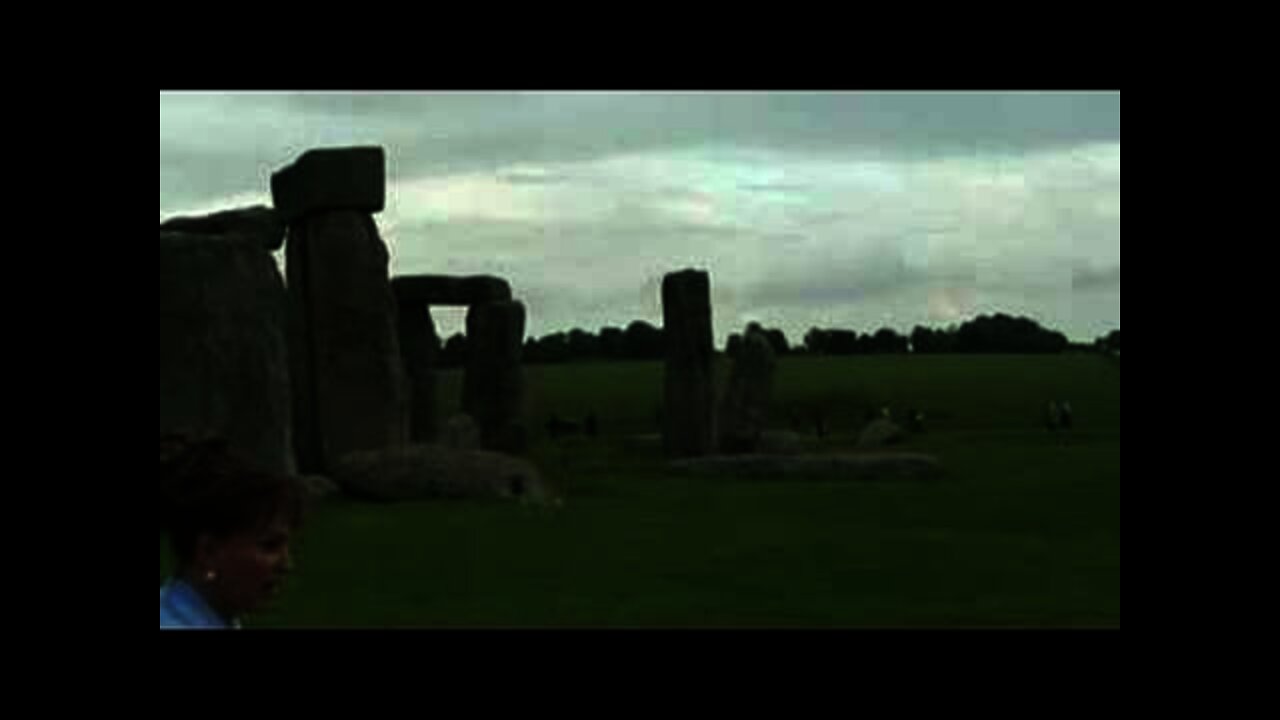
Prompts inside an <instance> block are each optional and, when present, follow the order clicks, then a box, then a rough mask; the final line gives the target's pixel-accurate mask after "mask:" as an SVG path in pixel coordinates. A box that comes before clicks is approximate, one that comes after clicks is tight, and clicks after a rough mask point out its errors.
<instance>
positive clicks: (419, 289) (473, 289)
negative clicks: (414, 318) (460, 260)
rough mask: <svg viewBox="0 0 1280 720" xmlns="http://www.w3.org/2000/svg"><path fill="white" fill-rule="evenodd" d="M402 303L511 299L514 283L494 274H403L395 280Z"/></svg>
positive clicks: (474, 302) (393, 285)
mask: <svg viewBox="0 0 1280 720" xmlns="http://www.w3.org/2000/svg"><path fill="white" fill-rule="evenodd" d="M391 289H392V291H394V292H395V294H396V300H398V301H399V302H400V304H401V306H404V305H405V304H410V305H436V306H460V307H470V306H472V305H484V304H487V303H498V302H511V284H510V283H508V282H507V281H506V280H503V279H502V278H499V277H493V276H490V275H471V276H458V275H402V276H399V277H396V278H395V279H393V280H392V281H391Z"/></svg>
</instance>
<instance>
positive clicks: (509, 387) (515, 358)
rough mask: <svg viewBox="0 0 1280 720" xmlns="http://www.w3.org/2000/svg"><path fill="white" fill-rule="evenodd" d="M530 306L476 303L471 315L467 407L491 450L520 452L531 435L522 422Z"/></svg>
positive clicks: (465, 391) (464, 402)
mask: <svg viewBox="0 0 1280 720" xmlns="http://www.w3.org/2000/svg"><path fill="white" fill-rule="evenodd" d="M524 328H525V309H524V304H523V303H520V302H519V301H515V302H504V303H491V304H488V305H476V306H473V307H472V308H471V310H470V311H469V312H468V313H467V351H468V360H467V371H466V377H465V378H464V380H463V390H462V410H463V412H465V413H466V414H468V415H470V416H471V417H472V418H473V419H475V421H476V424H477V425H479V427H480V438H481V443H482V445H483V447H484V448H485V449H487V450H497V451H501V452H506V453H511V454H520V453H522V452H524V451H525V447H524V445H525V442H526V438H525V433H524V432H523V428H522V427H521V426H520V422H521V410H522V409H523V405H524V369H523V368H522V367H521V366H520V363H521V355H522V353H523V349H524Z"/></svg>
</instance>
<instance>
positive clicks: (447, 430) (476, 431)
mask: <svg viewBox="0 0 1280 720" xmlns="http://www.w3.org/2000/svg"><path fill="white" fill-rule="evenodd" d="M444 446H445V447H446V448H448V449H450V450H479V449H480V427H479V426H478V425H476V421H475V420H472V419H471V416H470V415H454V416H453V417H451V418H449V421H448V422H446V423H445V424H444Z"/></svg>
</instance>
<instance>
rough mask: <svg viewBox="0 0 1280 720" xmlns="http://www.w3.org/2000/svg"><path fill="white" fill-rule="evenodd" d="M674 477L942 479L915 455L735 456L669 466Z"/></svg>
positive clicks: (927, 459)
mask: <svg viewBox="0 0 1280 720" xmlns="http://www.w3.org/2000/svg"><path fill="white" fill-rule="evenodd" d="M667 469H668V471H669V472H671V473H672V474H674V475H683V476H701V477H730V478H740V479H743V480H768V481H805V482H831V481H849V482H873V481H929V480H938V479H941V478H942V477H943V469H942V465H941V464H940V463H939V462H938V460H937V459H936V458H933V457H931V456H929V455H921V454H918V453H879V454H864V455H797V456H790V457H786V456H780V455H737V456H732V457H731V456H725V455H719V456H715V457H706V458H694V459H687V460H678V461H674V462H671V463H668V465H667Z"/></svg>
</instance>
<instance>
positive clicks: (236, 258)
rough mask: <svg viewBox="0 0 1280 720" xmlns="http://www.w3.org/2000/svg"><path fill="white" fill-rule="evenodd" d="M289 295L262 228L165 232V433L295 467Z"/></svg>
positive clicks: (271, 466)
mask: <svg viewBox="0 0 1280 720" xmlns="http://www.w3.org/2000/svg"><path fill="white" fill-rule="evenodd" d="M287 302H288V301H287V296H286V293H285V288H284V282H283V280H282V278H281V277H280V270H279V268H278V267H277V266H276V263H275V261H274V260H273V259H272V257H271V255H270V254H269V252H268V251H267V250H266V249H265V248H264V246H263V244H262V243H261V239H260V238H257V237H251V236H245V235H238V234H230V235H217V234H192V233H186V232H182V233H178V232H165V231H164V230H162V231H161V232H160V433H161V435H162V436H163V435H165V434H166V433H181V434H185V435H189V436H205V435H218V436H221V437H224V438H226V439H227V441H228V443H229V444H230V446H231V447H232V448H233V449H234V450H235V451H236V452H237V453H239V454H241V455H242V456H244V457H245V458H246V459H248V460H250V461H252V462H254V463H256V464H257V465H259V466H260V467H261V468H262V469H263V470H264V471H267V472H274V473H281V474H292V473H293V472H294V471H295V469H296V467H295V462H294V455H293V440H292V426H293V425H292V420H293V418H292V408H291V400H290V388H289V385H290V374H289V360H288V348H287V342H286V318H287Z"/></svg>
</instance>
